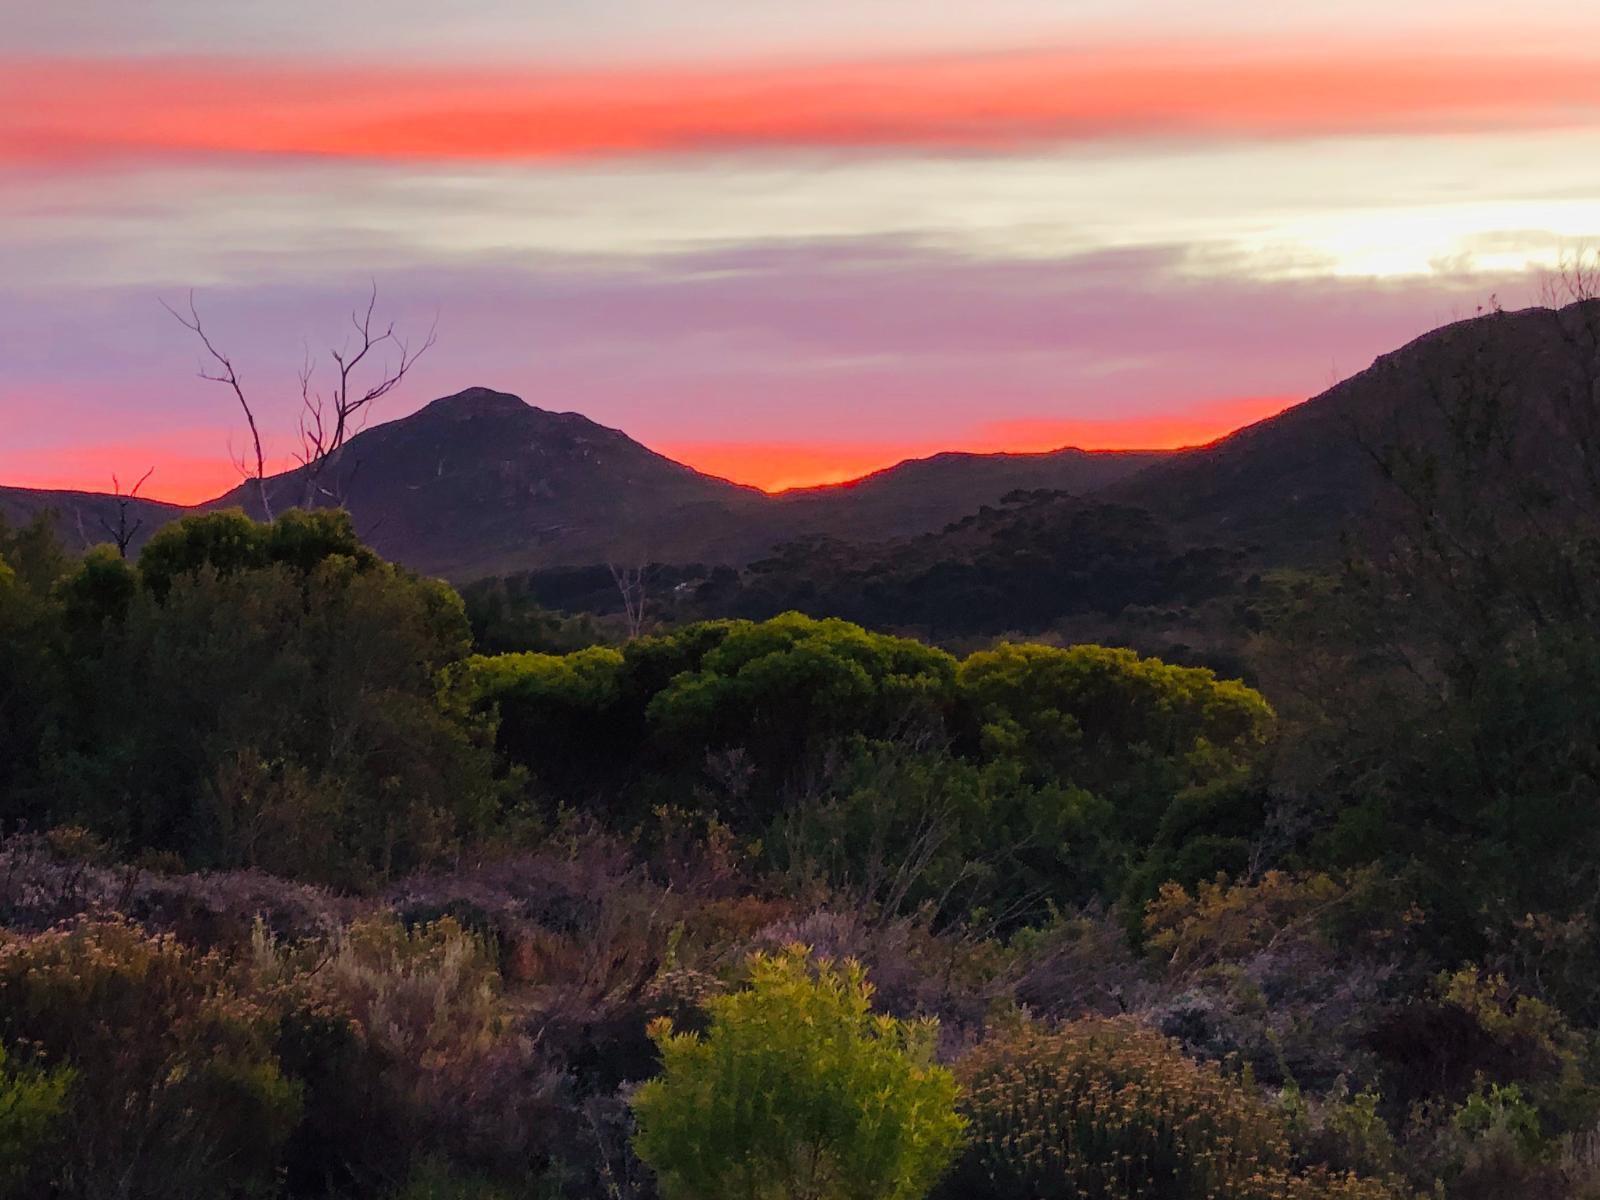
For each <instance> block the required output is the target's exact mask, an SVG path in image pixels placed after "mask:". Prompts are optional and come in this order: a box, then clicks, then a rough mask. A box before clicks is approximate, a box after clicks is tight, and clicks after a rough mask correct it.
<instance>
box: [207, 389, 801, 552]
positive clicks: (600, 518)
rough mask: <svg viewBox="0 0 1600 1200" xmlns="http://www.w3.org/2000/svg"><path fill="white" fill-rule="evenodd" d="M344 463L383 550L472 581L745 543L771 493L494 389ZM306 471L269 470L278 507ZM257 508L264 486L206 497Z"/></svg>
mask: <svg viewBox="0 0 1600 1200" xmlns="http://www.w3.org/2000/svg"><path fill="white" fill-rule="evenodd" d="M327 474H329V475H332V474H337V475H338V477H339V479H340V482H341V488H342V492H343V499H344V502H345V504H346V506H347V507H348V508H349V509H350V512H351V515H352V516H353V518H354V519H355V523H356V528H357V529H358V530H359V531H360V532H361V534H362V536H363V537H364V538H365V539H366V540H367V541H368V542H369V543H370V544H371V545H372V547H373V548H374V549H376V550H377V551H378V552H379V553H380V554H383V555H385V556H387V557H390V558H394V559H396V560H397V561H400V562H403V563H405V564H406V565H407V566H410V567H412V568H414V569H416V570H418V571H423V572H426V573H429V574H436V575H444V576H447V577H449V578H453V579H467V578H473V577H476V576H480V575H488V574H496V573H500V572H504V571H510V570H513V569H516V568H518V567H525V566H529V565H536V564H537V565H545V564H551V563H574V562H585V563H591V562H600V561H604V560H606V559H612V558H621V559H632V558H636V557H648V558H653V559H658V560H661V561H669V562H670V561H678V560H680V559H684V558H689V559H694V558H704V557H714V558H715V557H721V556H724V555H735V556H737V555H740V554H742V553H743V552H744V548H745V547H746V546H747V545H748V541H749V537H750V534H749V532H748V530H749V523H750V518H751V514H753V513H754V512H755V511H757V510H759V509H761V508H763V507H765V506H767V505H770V504H771V501H770V499H769V498H768V497H767V496H766V495H765V493H763V492H760V491H758V490H757V489H755V488H749V487H743V486H741V485H739V484H734V483H729V482H728V481H726V480H723V479H715V478H713V477H711V476H709V475H702V474H700V473H699V472H698V471H694V470H692V469H690V468H689V467H686V466H684V465H683V464H682V463H677V462H673V461H672V460H671V459H669V458H665V457H663V456H662V455H660V454H657V453H655V452H654V451H652V450H648V449H646V448H645V447H644V446H641V445H640V444H639V443H638V442H635V441H634V440H633V439H631V438H629V437H627V436H626V435H625V434H622V433H620V432H618V431H617V430H615V429H608V428H606V427H605V426H604V425H598V424H596V423H595V422H593V421H591V420H589V419H588V418H587V417H583V416H580V415H579V414H577V413H557V412H548V411H546V410H544V409H541V408H535V407H533V406H532V405H529V404H525V403H524V402H523V401H521V400H520V399H518V398H517V397H516V396H512V395H509V394H507V393H505V392H496V391H492V390H490V389H489V388H470V389H468V390H467V391H464V392H460V393H457V394H456V395H454V396H447V397H445V398H444V399H441V400H435V401H434V402H433V403H431V404H429V405H427V406H426V407H425V408H422V409H420V410H419V411H417V412H415V413H413V414H411V415H410V416H407V417H403V418H401V419H399V420H396V421H390V422H387V423H386V424H383V425H378V426H374V427H373V428H371V429H368V430H365V431H364V432H362V433H360V434H358V435H357V436H355V437H353V438H351V439H350V441H349V442H348V443H347V445H346V446H345V449H344V452H343V455H342V458H341V460H340V462H339V463H337V464H336V465H335V466H334V467H331V468H329V470H328V472H327ZM304 476H305V472H304V469H303V468H302V469H299V470H296V471H291V472H288V473H287V474H285V475H281V476H278V477H276V478H275V479H272V480H269V481H268V484H267V489H268V493H269V495H272V496H275V497H277V501H276V503H275V505H274V507H283V508H287V507H290V506H292V505H293V504H295V503H298V502H300V501H301V500H302V499H303V497H304V493H305V483H304ZM232 505H238V506H241V507H243V508H244V509H245V510H246V511H247V512H250V513H251V514H252V515H255V516H260V515H261V512H260V503H259V500H258V499H257V497H256V487H255V485H254V484H248V483H247V484H244V485H241V486H240V487H238V488H236V489H234V490H233V491H232V492H229V493H228V494H227V495H225V496H222V497H220V498H218V499H217V500H215V501H212V502H211V503H210V504H208V505H206V506H204V507H207V508H218V507H229V506H232Z"/></svg>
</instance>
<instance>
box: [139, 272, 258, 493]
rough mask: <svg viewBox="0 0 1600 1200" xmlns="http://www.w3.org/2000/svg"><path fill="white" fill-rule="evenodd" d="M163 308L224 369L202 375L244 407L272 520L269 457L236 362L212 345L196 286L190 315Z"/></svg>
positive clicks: (167, 307)
mask: <svg viewBox="0 0 1600 1200" xmlns="http://www.w3.org/2000/svg"><path fill="white" fill-rule="evenodd" d="M161 307H162V308H164V309H166V310H167V311H168V312H169V313H171V314H172V316H173V318H174V319H175V320H176V321H177V322H178V324H180V325H182V326H183V327H184V328H185V329H187V330H189V331H190V332H191V333H193V334H194V335H195V336H196V337H197V338H199V339H200V344H201V345H202V346H204V347H205V349H206V353H207V354H209V355H210V356H211V358H212V360H213V361H214V362H215V363H216V364H217V366H218V367H219V368H220V370H219V372H218V373H215V374H213V373H211V372H209V371H207V370H206V369H205V368H204V367H202V368H201V369H200V378H201V379H206V380H209V381H210V382H212V383H223V384H227V385H228V387H229V388H231V389H232V391H233V394H234V397H235V398H236V399H237V400H238V401H239V407H240V408H242V409H243V410H244V419H245V421H246V423H248V424H249V426H250V439H251V441H252V442H254V444H255V451H256V470H255V480H256V487H257V489H258V491H259V492H260V495H261V511H262V515H264V516H265V517H266V518H267V520H269V521H270V520H271V519H272V504H271V501H270V500H269V499H268V497H267V460H266V456H265V455H264V454H263V453H262V452H261V431H260V430H259V429H258V428H257V427H256V414H255V412H254V411H253V410H252V409H251V407H250V402H249V401H248V400H246V399H245V395H244V388H243V386H241V385H240V383H239V373H238V372H237V371H235V370H234V369H233V362H232V361H231V360H230V359H229V358H228V356H227V355H225V354H223V353H222V351H220V350H218V349H217V348H216V346H215V345H213V344H212V341H211V338H210V336H209V335H208V334H207V333H206V331H205V327H204V325H203V324H202V323H201V321H200V310H199V309H198V308H197V307H195V302H194V291H193V290H192V289H191V290H190V292H189V315H188V316H187V317H185V316H184V315H183V314H182V313H180V312H179V311H178V310H177V309H175V308H173V307H172V305H170V304H168V303H167V302H166V301H165V300H163V301H162V302H161Z"/></svg>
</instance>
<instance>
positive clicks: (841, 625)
mask: <svg viewBox="0 0 1600 1200" xmlns="http://www.w3.org/2000/svg"><path fill="white" fill-rule="evenodd" d="M954 680H955V660H954V659H952V658H951V657H950V656H949V655H948V654H945V653H944V652H942V651H940V650H935V649H933V648H931V647H929V646H925V645H923V644H922V643H920V642H915V641H912V640H910V639H908V638H895V637H888V636H886V635H883V634H875V633H868V632H867V631H866V630H864V629H862V628H861V627H860V626H857V625H851V624H849V623H848V622H845V621H839V620H825V621H816V620H812V619H811V618H809V617H804V616H801V615H800V614H799V613H786V614H784V615H783V616H780V617H774V618H773V619H772V620H770V621H764V622H762V623H760V624H752V623H750V622H748V621H739V622H733V623H731V624H729V625H728V626H727V627H726V631H725V633H724V635H723V636H722V637H721V639H720V640H719V641H718V642H717V644H716V645H715V646H713V647H711V648H709V649H708V650H707V651H706V652H705V654H704V655H703V657H701V659H700V662H699V664H698V666H697V667H696V668H693V669H690V670H685V671H681V672H679V673H677V674H676V675H674V676H673V677H672V679H671V680H670V682H668V684H667V685H666V686H665V687H664V688H663V689H662V690H661V691H660V692H658V693H657V694H656V695H655V696H653V697H652V698H651V700H650V702H649V706H648V708H647V710H646V715H647V717H648V719H649V722H650V726H651V728H652V731H653V732H654V734H655V736H656V738H657V739H658V741H659V743H660V744H661V745H662V746H663V747H664V748H665V749H667V750H668V752H669V753H675V754H676V755H678V756H679V757H680V758H688V757H689V756H691V755H693V756H697V757H699V756H703V755H704V754H705V752H706V751H707V750H728V749H733V748H738V749H741V750H743V751H745V752H746V753H748V754H749V755H750V757H751V760H752V762H753V765H754V766H755V768H756V769H757V770H758V771H763V772H766V773H767V774H768V775H769V776H771V777H774V778H776V779H778V780H782V779H784V778H785V776H787V775H789V774H791V773H792V772H794V771H796V770H798V769H799V768H801V767H802V766H804V765H805V764H806V763H807V762H808V761H809V760H810V759H811V757H812V756H813V755H814V754H815V753H816V752H817V751H818V750H819V749H820V748H821V747H823V746H826V745H828V744H829V743H830V742H832V741H835V740H837V739H838V738H840V737H842V736H846V735H858V734H859V735H863V736H866V737H883V736H887V735H889V734H891V733H895V732H898V731H901V730H904V729H908V728H910V729H917V728H923V727H928V726H932V725H936V724H937V723H938V722H939V720H940V718H941V717H942V715H943V710H944V709H945V708H946V707H947V706H948V704H949V702H950V699H951V696H952V691H953V684H954Z"/></svg>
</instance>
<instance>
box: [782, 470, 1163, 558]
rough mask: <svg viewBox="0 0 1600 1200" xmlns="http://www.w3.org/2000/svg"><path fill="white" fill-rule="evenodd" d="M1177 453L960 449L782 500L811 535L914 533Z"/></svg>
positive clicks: (1100, 483) (1098, 482)
mask: <svg viewBox="0 0 1600 1200" xmlns="http://www.w3.org/2000/svg"><path fill="white" fill-rule="evenodd" d="M1172 454H1173V452H1172V451H1170V450H1078V449H1074V448H1068V449H1064V450H1050V451H1046V452H1044V453H1038V454H963V453H959V452H953V451H952V452H948V453H945V454H935V455H933V456H932V457H931V458H914V459H908V460H907V461H905V462H902V463H899V464H897V465H896V466H893V467H889V468H887V469H885V470H882V471H874V472H873V473H872V474H870V475H865V476H863V477H862V478H860V479H856V480H852V481H850V482H849V483H841V484H832V485H829V486H825V487H811V488H794V489H791V490H790V491H786V492H780V493H779V495H778V499H779V500H781V501H782V502H783V503H784V504H785V505H786V506H788V508H789V510H790V511H789V516H790V518H791V519H792V520H793V521H794V522H795V524H796V527H797V529H800V530H802V531H804V532H805V533H817V534H828V535H831V536H834V537H847V538H896V537H909V536H912V535H915V534H919V533H926V532H930V531H932V530H936V529H942V528H943V527H944V526H946V525H948V524H950V523H951V522H952V521H959V520H961V519H962V518H963V517H966V516H969V515H970V514H972V513H975V512H977V511H978V509H980V508H981V507H983V506H984V505H985V504H994V503H995V502H996V501H997V500H999V499H1000V497H1002V496H1005V495H1007V494H1009V493H1011V492H1033V491H1041V490H1043V491H1060V492H1072V493H1075V494H1078V495H1083V494H1087V493H1089V492H1096V491H1099V490H1100V489H1101V488H1103V487H1106V486H1107V485H1109V484H1112V483H1115V482H1117V481H1118V480H1120V479H1126V478H1127V477H1129V476H1131V475H1134V474H1136V473H1137V472H1139V471H1142V470H1143V469H1145V468H1146V467H1149V466H1151V465H1153V464H1155V463H1158V462H1163V461H1165V460H1166V459H1168V458H1170V457H1171V456H1172ZM863 530H866V531H867V532H865V533H863V532H862V531H863Z"/></svg>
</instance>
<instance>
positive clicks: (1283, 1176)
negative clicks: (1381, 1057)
mask: <svg viewBox="0 0 1600 1200" xmlns="http://www.w3.org/2000/svg"><path fill="white" fill-rule="evenodd" d="M958 1073H959V1075H960V1078H961V1080H962V1082H963V1084H964V1085H965V1089H966V1091H965V1095H964V1098H963V1108H964V1110H965V1112H966V1114H967V1116H968V1117H969V1119H970V1121H971V1138H970V1142H969V1146H968V1150H967V1153H966V1154H965V1155H964V1156H963V1159H962V1162H961V1164H960V1166H959V1167H958V1169H957V1172H956V1174H955V1175H954V1176H953V1178H952V1180H951V1184H950V1187H949V1189H948V1194H949V1195H950V1196H951V1197H956V1196H959V1197H963V1198H968V1200H983V1198H986V1197H996V1198H997V1200H998V1198H1001V1197H1003V1198H1004V1200H1030V1198H1037V1200H1211V1198H1213V1197H1217V1198H1221V1197H1226V1198H1227V1200H1285V1198H1289V1197H1293V1198H1296V1200H1310V1198H1312V1197H1329V1198H1331V1197H1340V1198H1348V1200H1354V1198H1356V1197H1362V1198H1372V1200H1377V1198H1380V1197H1383V1196H1386V1195H1387V1194H1388V1189H1387V1187H1386V1185H1384V1184H1381V1183H1379V1182H1377V1181H1373V1180H1360V1179H1356V1178H1355V1177H1353V1176H1344V1175H1332V1174H1328V1173H1326V1172H1317V1173H1312V1174H1305V1175H1297V1174H1295V1173H1294V1172H1293V1171H1292V1170H1291V1169H1290V1152H1289V1145H1288V1139H1287V1136H1286V1134H1285V1130H1284V1128H1283V1125H1282V1123H1281V1122H1280V1121H1279V1119H1278V1118H1277V1116H1276V1115H1275V1114H1274V1113H1273V1112H1272V1111H1271V1110H1270V1109H1269V1108H1268V1107H1267V1105H1266V1104H1265V1103H1264V1102H1263V1101H1262V1099H1261V1098H1260V1097H1259V1096H1258V1095H1257V1094H1256V1093H1255V1092H1254V1090H1253V1089H1252V1088H1251V1087H1250V1086H1248V1084H1247V1083H1246V1082H1245V1081H1243V1080H1240V1079H1236V1078H1233V1077H1231V1076H1229V1075H1227V1074H1225V1073H1224V1072H1223V1071H1222V1070H1221V1068H1220V1067H1219V1066H1218V1065H1217V1064H1215V1063H1199V1062H1195V1061H1193V1060H1191V1059H1189V1058H1186V1057H1185V1056H1184V1055H1183V1054H1182V1053H1181V1052H1180V1051H1179V1050H1178V1048H1177V1046H1176V1045H1175V1044H1174V1043H1172V1042H1170V1041H1168V1040H1167V1039H1166V1038H1164V1037H1162V1036H1160V1035H1159V1034H1158V1033H1156V1032H1154V1031H1153V1030H1150V1029H1148V1028H1146V1027H1144V1026H1142V1025H1140V1024H1139V1023H1138V1022H1136V1021H1134V1020H1132V1019H1130V1018H1125V1017H1118V1018H1111V1019H1089V1020H1084V1021H1079V1022H1075V1023H1072V1024H1069V1025H1065V1026H1063V1027H1062V1028H1061V1029H1060V1030H1059V1031H1057V1032H1053V1033H1052V1032H1046V1031H1043V1030H1041V1029H1039V1028H1037V1027H1032V1026H1029V1027H1024V1028H1023V1029H1021V1030H1019V1031H1017V1032H1015V1033H1012V1034H1010V1035H1006V1036H1002V1037H998V1038H995V1039H993V1040H991V1041H989V1042H986V1043H984V1044H982V1045H980V1046H979V1047H978V1048H977V1049H975V1050H974V1051H972V1052H971V1053H970V1054H968V1055H967V1057H966V1058H965V1059H963V1060H962V1062H961V1063H960V1065H959V1067H958Z"/></svg>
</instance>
